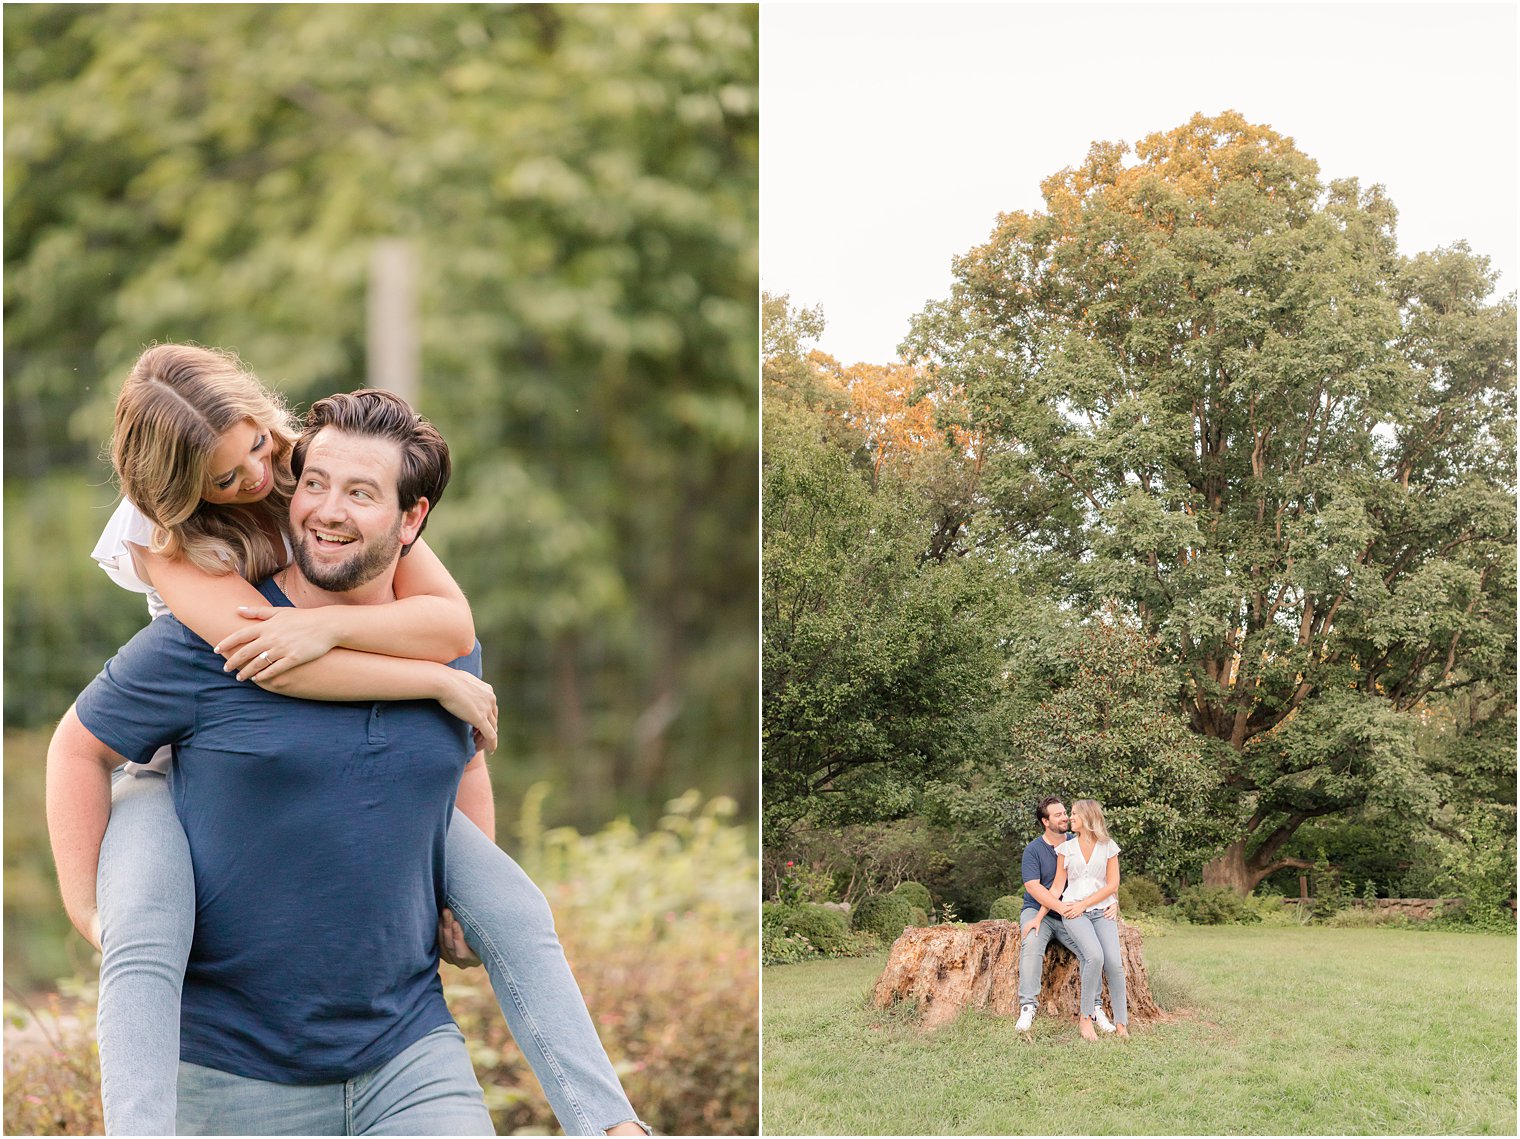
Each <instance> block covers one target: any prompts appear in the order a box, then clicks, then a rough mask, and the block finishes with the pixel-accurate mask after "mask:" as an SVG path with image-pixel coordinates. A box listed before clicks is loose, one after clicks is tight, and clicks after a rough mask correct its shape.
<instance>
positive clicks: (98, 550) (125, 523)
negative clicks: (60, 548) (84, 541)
mask: <svg viewBox="0 0 1520 1139" xmlns="http://www.w3.org/2000/svg"><path fill="white" fill-rule="evenodd" d="M128 542H130V543H132V545H134V546H141V547H143V549H149V548H151V547H152V545H153V523H151V522H149V521H148V519H147V518H146V517H145V516H144V515H143V512H142V511H141V510H138V509H137V507H135V506H133V505H132V503H131V502H130V501H128V500H127V499H125V498H124V499H122V500H121V505H119V506H118V507H117V508H116V513H114V514H112V515H111V520H110V521H109V522H107V523H106V528H105V529H104V530H102V531H101V532H100V541H98V542H96V543H95V548H94V549H93V550H91V551H90V557H92V558H94V559H95V560H96V561H97V562H99V563H100V568H101V569H103V570H105V571H106V573H107V574H108V575H109V576H110V578H111V580H112V581H114V582H115V583H116V584H117V585H119V586H121V587H122V588H123V589H129V590H131V591H132V592H133V593H144V594H147V597H148V614H149V616H151V617H162V616H163V615H164V614H165V613H167V612H169V607H168V606H167V605H165V604H164V599H163V598H162V597H160V596H159V595H158V590H156V589H154V588H153V587H152V586H151V585H149V584H148V583H147V582H145V581H144V580H143V579H142V578H140V577H138V576H137V567H136V566H135V565H133V564H132V551H131V550H129V549H127V543H128Z"/></svg>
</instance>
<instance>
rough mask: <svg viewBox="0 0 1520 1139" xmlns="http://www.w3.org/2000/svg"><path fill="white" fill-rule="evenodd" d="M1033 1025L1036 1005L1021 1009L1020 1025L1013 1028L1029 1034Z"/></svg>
mask: <svg viewBox="0 0 1520 1139" xmlns="http://www.w3.org/2000/svg"><path fill="white" fill-rule="evenodd" d="M1033 1023H1034V1005H1025V1006H1024V1007H1023V1008H1021V1009H1019V1020H1018V1023H1017V1024H1015V1025H1014V1026H1013V1027H1014V1028H1016V1029H1018V1030H1019V1031H1020V1032H1028V1031H1029V1026H1030V1025H1032V1024H1033Z"/></svg>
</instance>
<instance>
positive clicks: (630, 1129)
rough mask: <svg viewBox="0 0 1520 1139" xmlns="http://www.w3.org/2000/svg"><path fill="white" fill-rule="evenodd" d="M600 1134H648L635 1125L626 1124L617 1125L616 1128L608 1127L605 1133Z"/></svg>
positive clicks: (631, 1123)
mask: <svg viewBox="0 0 1520 1139" xmlns="http://www.w3.org/2000/svg"><path fill="white" fill-rule="evenodd" d="M602 1134H603V1135H647V1134H649V1132H647V1131H645V1130H644V1129H643V1128H642V1127H640V1126H639V1125H638V1124H637V1123H633V1122H628V1123H619V1124H618V1125H617V1126H616V1127H609V1128H607V1130H606V1131H603V1132H602Z"/></svg>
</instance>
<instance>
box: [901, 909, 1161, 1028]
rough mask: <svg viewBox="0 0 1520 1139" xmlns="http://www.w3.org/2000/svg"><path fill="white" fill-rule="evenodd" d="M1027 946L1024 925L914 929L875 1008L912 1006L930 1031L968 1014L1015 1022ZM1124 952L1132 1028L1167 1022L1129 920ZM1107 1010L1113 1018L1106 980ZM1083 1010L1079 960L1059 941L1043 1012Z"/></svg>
mask: <svg viewBox="0 0 1520 1139" xmlns="http://www.w3.org/2000/svg"><path fill="white" fill-rule="evenodd" d="M1021 944H1022V939H1021V935H1020V930H1019V925H1018V923H1017V922H1012V921H982V922H977V923H975V924H974V925H933V926H925V927H922V928H919V927H909V928H908V929H905V930H903V933H902V936H901V937H899V938H898V939H897V940H896V941H895V942H893V943H892V952H891V954H890V955H889V956H888V958H887V967H886V968H885V969H883V970H882V973H881V976H880V977H879V978H878V979H877V981H876V988H875V990H874V991H873V993H872V998H871V1000H872V1003H873V1004H874V1005H876V1007H878V1008H886V1007H888V1006H890V1005H893V1004H896V1003H898V1002H899V1001H912V1002H914V1003H915V1004H916V1005H917V1006H918V1008H919V1010H920V1012H921V1013H922V1015H923V1024H924V1027H925V1028H937V1027H939V1026H940V1025H943V1024H947V1023H949V1022H950V1021H951V1020H954V1019H955V1017H956V1016H957V1015H959V1014H960V1012H961V1010H962V1009H967V1008H976V1009H984V1010H986V1011H987V1012H990V1013H992V1014H994V1015H996V1016H1017V1015H1018V1012H1019V949H1020V946H1021ZM1119 948H1120V951H1121V952H1122V954H1123V958H1124V983H1125V987H1126V989H1127V990H1128V997H1129V1018H1130V1023H1131V1024H1134V1023H1135V1022H1137V1021H1149V1020H1162V1019H1165V1018H1166V1014H1165V1013H1164V1012H1162V1010H1161V1009H1160V1008H1159V1007H1158V1006H1157V1004H1156V1000H1155V998H1154V997H1153V996H1152V995H1151V985H1150V977H1149V975H1148V974H1147V972H1146V969H1145V956H1144V953H1143V951H1142V946H1141V938H1140V931H1139V930H1137V929H1135V928H1134V927H1133V926H1130V925H1126V924H1125V923H1124V922H1123V920H1121V921H1120V922H1119ZM1102 1003H1103V1007H1104V1008H1105V1009H1108V1010H1109V1012H1110V1015H1112V1010H1113V1004H1112V1003H1111V1002H1110V1000H1109V996H1108V982H1106V981H1105V982H1103V986H1102ZM1081 1007H1082V983H1081V974H1080V971H1079V970H1078V969H1077V959H1076V958H1075V957H1074V956H1073V955H1072V953H1071V950H1069V949H1067V948H1066V947H1065V946H1064V945H1062V944H1061V943H1060V942H1058V941H1054V940H1053V941H1051V943H1050V946H1049V948H1047V949H1046V951H1045V969H1044V972H1043V973H1042V974H1041V976H1040V1013H1041V1015H1043V1016H1069V1017H1076V1016H1077V1015H1078V1013H1079V1012H1080V1011H1081Z"/></svg>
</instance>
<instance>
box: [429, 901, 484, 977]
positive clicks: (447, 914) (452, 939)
mask: <svg viewBox="0 0 1520 1139" xmlns="http://www.w3.org/2000/svg"><path fill="white" fill-rule="evenodd" d="M438 955H439V956H440V957H442V958H443V959H444V960H445V961H447V962H448V963H449V964H450V965H453V966H454V967H456V968H458V969H473V968H475V966H477V965H479V964H480V958H479V957H476V956H475V951H474V950H473V949H471V948H470V943H469V942H468V941H466V940H465V939H464V927H463V926H461V925H460V924H459V921H458V919H456V918H455V917H454V914H453V911H452V910H444V911H443V913H442V914H440V915H439V916H438Z"/></svg>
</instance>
